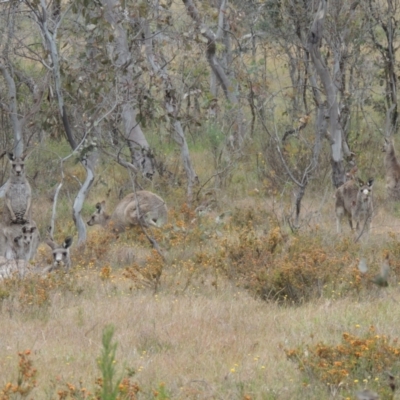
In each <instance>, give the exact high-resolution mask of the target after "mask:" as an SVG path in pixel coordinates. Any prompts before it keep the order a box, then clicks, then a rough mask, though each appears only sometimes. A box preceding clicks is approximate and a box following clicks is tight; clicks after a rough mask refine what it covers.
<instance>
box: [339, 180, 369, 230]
mask: <svg viewBox="0 0 400 400" xmlns="http://www.w3.org/2000/svg"><path fill="white" fill-rule="evenodd" d="M373 182H374V180H373V179H372V178H371V179H369V180H368V181H367V182H366V183H365V182H363V181H362V180H361V179H359V178H357V179H356V178H355V177H353V178H352V179H351V180H349V181H347V182H346V183H344V184H343V185H342V186H340V187H339V188H338V189H336V193H335V195H336V204H335V213H336V222H337V232H338V233H340V232H341V219H342V218H343V217H344V216H347V218H348V221H349V225H350V228H351V229H352V230H353V222H355V223H356V230H357V231H360V230H363V231H364V230H365V231H366V232H368V231H369V228H370V225H371V220H372V214H373V205H372V185H373Z"/></svg>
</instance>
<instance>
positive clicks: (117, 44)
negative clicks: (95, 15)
mask: <svg viewBox="0 0 400 400" xmlns="http://www.w3.org/2000/svg"><path fill="white" fill-rule="evenodd" d="M102 3H103V5H104V7H105V9H106V12H105V14H104V17H105V19H106V21H107V22H108V23H110V25H111V26H112V28H113V30H114V48H113V50H114V54H113V55H112V57H113V59H115V61H114V62H115V65H116V67H117V68H118V70H119V74H118V87H119V89H118V91H119V93H120V94H121V95H122V96H123V106H122V121H123V124H124V130H125V137H126V139H127V141H128V145H129V149H130V151H131V155H132V163H133V164H134V165H135V166H136V167H137V168H138V169H139V170H140V171H142V174H143V175H144V176H146V177H147V178H151V177H152V176H153V175H154V172H155V168H154V165H153V160H152V155H151V151H150V146H149V144H148V142H147V140H146V138H145V136H144V134H143V131H142V129H141V128H140V125H139V123H138V122H137V120H136V115H137V110H136V100H135V92H134V91H132V87H134V74H133V66H134V60H133V59H132V54H131V51H130V50H129V44H128V38H127V33H126V30H125V29H124V28H123V26H122V25H121V23H120V22H119V20H120V18H119V16H117V15H116V13H117V10H118V9H119V6H120V2H119V1H118V0H102Z"/></svg>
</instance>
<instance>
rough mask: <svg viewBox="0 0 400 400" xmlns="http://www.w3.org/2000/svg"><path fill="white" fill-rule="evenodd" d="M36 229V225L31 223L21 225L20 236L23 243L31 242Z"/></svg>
mask: <svg viewBox="0 0 400 400" xmlns="http://www.w3.org/2000/svg"><path fill="white" fill-rule="evenodd" d="M35 231H36V226H32V225H24V226H23V227H22V237H23V241H24V244H26V245H29V244H31V243H32V240H33V234H34V232H35Z"/></svg>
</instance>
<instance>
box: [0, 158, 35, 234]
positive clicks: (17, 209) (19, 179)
mask: <svg viewBox="0 0 400 400" xmlns="http://www.w3.org/2000/svg"><path fill="white" fill-rule="evenodd" d="M25 157H26V155H22V156H21V157H16V156H15V155H14V154H13V153H8V158H9V160H10V164H11V169H10V177H9V178H8V181H7V182H6V185H5V195H4V200H5V201H4V203H5V207H4V212H3V221H4V224H5V225H6V226H9V225H11V224H25V223H26V222H28V221H30V220H31V214H32V213H31V204H32V189H31V186H30V184H29V182H28V181H27V179H26V175H25V162H24V160H25Z"/></svg>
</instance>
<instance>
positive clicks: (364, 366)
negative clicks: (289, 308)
mask: <svg viewBox="0 0 400 400" xmlns="http://www.w3.org/2000/svg"><path fill="white" fill-rule="evenodd" d="M285 353H286V356H287V357H288V358H289V359H290V360H292V361H293V362H294V363H296V364H297V365H298V367H299V370H300V371H301V372H303V373H304V375H305V378H306V379H305V383H306V384H308V383H309V380H315V381H317V382H320V383H322V384H324V385H327V386H328V387H330V389H331V390H332V391H337V390H339V389H340V390H342V391H343V392H344V393H343V395H344V396H345V395H346V393H350V392H353V391H354V390H356V389H357V388H360V387H361V386H368V387H369V388H370V389H373V390H376V391H377V392H379V393H380V394H381V396H382V397H381V398H389V397H390V396H391V395H393V393H391V392H392V391H394V387H391V385H389V384H388V378H389V377H390V376H391V375H398V373H399V372H400V358H399V355H400V347H398V340H397V339H393V340H391V339H390V337H388V336H385V335H378V334H377V332H376V330H375V328H374V327H373V326H371V327H370V328H369V330H368V331H367V332H366V333H365V334H364V335H362V336H357V335H352V334H350V333H347V332H345V333H343V335H342V340H341V343H340V344H338V345H329V344H325V343H317V344H315V345H301V346H299V347H298V348H296V349H286V350H285ZM388 372H389V373H388Z"/></svg>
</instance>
